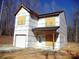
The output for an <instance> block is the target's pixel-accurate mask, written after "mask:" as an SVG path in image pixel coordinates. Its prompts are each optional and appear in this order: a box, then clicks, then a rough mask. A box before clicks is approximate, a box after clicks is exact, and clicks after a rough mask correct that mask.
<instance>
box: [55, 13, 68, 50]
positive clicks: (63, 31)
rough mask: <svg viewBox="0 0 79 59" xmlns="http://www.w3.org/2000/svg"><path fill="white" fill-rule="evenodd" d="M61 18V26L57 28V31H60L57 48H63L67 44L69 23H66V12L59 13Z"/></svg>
mask: <svg viewBox="0 0 79 59" xmlns="http://www.w3.org/2000/svg"><path fill="white" fill-rule="evenodd" d="M59 19H60V28H59V29H58V30H57V32H59V36H58V39H57V40H58V41H57V43H56V44H55V45H56V46H58V47H55V49H57V48H61V47H63V46H64V45H65V44H67V25H66V20H65V16H64V13H61V14H60V15H59Z"/></svg>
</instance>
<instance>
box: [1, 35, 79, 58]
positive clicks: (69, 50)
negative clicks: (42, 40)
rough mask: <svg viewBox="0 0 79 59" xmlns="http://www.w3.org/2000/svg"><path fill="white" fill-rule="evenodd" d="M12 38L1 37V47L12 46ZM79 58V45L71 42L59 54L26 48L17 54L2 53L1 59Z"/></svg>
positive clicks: (16, 52)
mask: <svg viewBox="0 0 79 59" xmlns="http://www.w3.org/2000/svg"><path fill="white" fill-rule="evenodd" d="M12 41H13V40H12V37H9V36H2V37H0V45H1V46H4V47H5V46H11V44H12ZM75 57H77V58H79V43H73V42H72V43H71V42H69V43H68V44H67V45H66V46H65V47H63V48H62V49H61V50H60V51H58V52H57V53H55V54H54V53H52V54H47V53H46V52H45V51H43V50H39V49H34V48H26V49H22V50H20V51H15V52H7V53H5V52H1V53H0V59H73V58H74V59H75Z"/></svg>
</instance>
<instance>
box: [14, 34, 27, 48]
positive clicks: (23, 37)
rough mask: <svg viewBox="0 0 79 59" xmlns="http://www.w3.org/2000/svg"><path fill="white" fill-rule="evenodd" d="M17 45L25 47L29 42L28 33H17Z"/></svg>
mask: <svg viewBox="0 0 79 59" xmlns="http://www.w3.org/2000/svg"><path fill="white" fill-rule="evenodd" d="M15 38H16V40H15V41H16V43H15V45H16V47H21V48H25V47H26V46H27V44H28V42H27V39H26V35H16V37H15Z"/></svg>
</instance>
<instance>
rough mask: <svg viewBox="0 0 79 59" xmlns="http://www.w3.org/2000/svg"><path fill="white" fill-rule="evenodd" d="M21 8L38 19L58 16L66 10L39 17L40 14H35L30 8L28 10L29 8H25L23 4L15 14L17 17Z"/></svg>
mask: <svg viewBox="0 0 79 59" xmlns="http://www.w3.org/2000/svg"><path fill="white" fill-rule="evenodd" d="M21 8H24V9H25V10H27V11H28V12H29V13H30V14H31V16H32V17H34V16H35V17H36V18H45V17H51V16H58V15H59V14H60V13H62V12H64V10H61V11H56V12H52V13H46V14H41V15H39V14H38V13H36V12H34V11H33V10H31V9H30V8H28V7H27V6H24V5H23V4H21V5H20V6H19V7H18V8H17V11H16V13H15V15H16V14H17V13H18V12H19V10H20V9H21Z"/></svg>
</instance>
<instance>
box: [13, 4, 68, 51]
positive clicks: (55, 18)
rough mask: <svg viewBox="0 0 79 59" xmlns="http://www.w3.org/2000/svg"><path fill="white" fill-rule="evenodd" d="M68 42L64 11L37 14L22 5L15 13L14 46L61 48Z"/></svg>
mask: <svg viewBox="0 0 79 59" xmlns="http://www.w3.org/2000/svg"><path fill="white" fill-rule="evenodd" d="M66 43H67V25H66V20H65V15H64V11H57V12H53V13H47V14H41V15H39V14H37V13H36V12H34V11H32V10H31V9H29V8H27V7H25V6H24V5H21V6H19V7H18V9H17V12H16V13H15V29H14V39H13V46H15V47H20V48H28V47H32V48H40V49H54V50H59V49H60V48H61V47H63V46H64V45H65V44H66Z"/></svg>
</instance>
